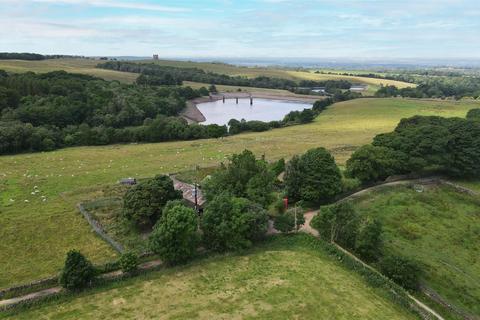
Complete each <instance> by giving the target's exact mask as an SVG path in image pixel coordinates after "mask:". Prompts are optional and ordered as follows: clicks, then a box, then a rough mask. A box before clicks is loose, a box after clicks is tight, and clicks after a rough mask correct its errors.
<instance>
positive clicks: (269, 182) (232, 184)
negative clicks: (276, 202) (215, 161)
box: [203, 150, 275, 206]
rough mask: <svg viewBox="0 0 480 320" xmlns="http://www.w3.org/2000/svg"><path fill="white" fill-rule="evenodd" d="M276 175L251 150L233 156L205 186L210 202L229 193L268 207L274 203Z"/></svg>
mask: <svg viewBox="0 0 480 320" xmlns="http://www.w3.org/2000/svg"><path fill="white" fill-rule="evenodd" d="M274 181H275V175H274V174H273V171H271V170H270V167H269V165H268V164H267V162H266V161H265V160H257V159H256V158H255V155H254V154H253V152H251V151H250V150H244V151H243V152H242V153H240V154H234V155H232V156H231V158H230V161H229V163H228V164H227V165H226V166H225V165H223V166H222V167H221V168H220V169H219V170H218V171H216V172H215V173H214V174H213V175H212V176H211V178H210V179H209V180H207V181H206V183H205V184H204V186H203V190H204V192H205V195H206V197H207V199H208V200H212V199H213V198H214V197H215V196H216V195H218V194H220V193H222V192H227V193H230V194H231V195H233V196H235V197H241V198H247V199H249V200H251V201H253V202H256V203H259V204H261V205H263V206H267V205H268V204H270V203H271V202H272V201H273V198H272V194H271V193H272V191H273V183H274Z"/></svg>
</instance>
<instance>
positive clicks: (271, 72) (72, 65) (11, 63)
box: [0, 59, 414, 94]
mask: <svg viewBox="0 0 480 320" xmlns="http://www.w3.org/2000/svg"><path fill="white" fill-rule="evenodd" d="M99 62H100V61H98V60H89V59H48V60H42V61H24V60H0V70H2V69H3V70H6V71H9V72H27V71H33V72H49V71H55V70H65V71H68V72H75V73H84V74H89V75H93V76H97V77H100V78H103V79H105V80H118V81H122V82H127V83H131V82H133V81H135V79H136V78H137V76H138V74H134V73H129V72H119V71H113V70H105V69H97V68H95V66H96V65H97V64H98V63H99ZM140 62H153V61H152V60H147V61H140ZM155 63H157V64H160V65H164V66H173V67H183V68H192V67H194V68H199V69H203V70H205V71H209V72H215V73H220V74H227V75H231V76H246V77H258V76H268V77H274V78H284V79H290V80H319V81H321V80H348V81H351V82H353V83H359V84H366V85H369V89H368V94H373V93H374V92H375V91H376V89H377V88H378V87H379V86H380V84H384V85H395V86H397V87H398V88H405V87H411V86H414V85H413V84H411V83H406V82H401V81H394V80H385V79H375V78H366V77H357V76H344V75H337V74H317V73H313V72H309V71H302V72H300V71H293V70H288V69H274V68H260V67H256V68H247V67H237V66H233V65H228V64H224V63H198V62H188V61H170V60H158V61H155Z"/></svg>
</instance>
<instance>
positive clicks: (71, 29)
mask: <svg viewBox="0 0 480 320" xmlns="http://www.w3.org/2000/svg"><path fill="white" fill-rule="evenodd" d="M0 19H2V21H3V22H4V25H6V26H8V28H7V27H6V28H2V29H0V51H15V52H27V51H28V52H40V53H45V54H54V53H58V52H72V54H75V55H84V56H140V57H148V56H151V54H153V53H158V54H160V56H164V57H169V58H171V57H177V58H188V57H196V58H210V59H213V58H215V57H223V58H224V57H229V58H239V57H265V58H268V57H275V58H276V59H279V58H280V57H289V58H295V57H298V56H302V57H307V58H315V59H368V60H371V59H376V60H385V59H388V61H395V60H396V59H402V60H403V59H417V60H418V59H429V60H432V59H440V60H445V59H452V60H455V59H462V60H475V59H480V41H478V30H480V3H478V1H475V0H425V1H417V0H405V1H402V3H399V2H394V1H389V0H365V1H361V0H344V1H333V0H311V1H301V0H244V1H224V0H205V1H193V0H181V1H175V0H138V1H133V0H22V1H18V0H1V1H0ZM332 57H333V58H332ZM405 57H411V58H405ZM257 59H258V58H257Z"/></svg>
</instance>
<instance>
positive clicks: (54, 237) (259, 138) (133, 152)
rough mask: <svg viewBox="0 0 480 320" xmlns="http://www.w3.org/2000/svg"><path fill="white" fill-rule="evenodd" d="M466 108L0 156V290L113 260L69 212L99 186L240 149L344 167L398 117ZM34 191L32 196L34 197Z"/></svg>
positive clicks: (415, 104) (362, 104)
mask: <svg viewBox="0 0 480 320" xmlns="http://www.w3.org/2000/svg"><path fill="white" fill-rule="evenodd" d="M474 106H475V104H474V103H472V102H467V101H463V102H450V101H420V100H403V99H357V100H352V101H348V102H343V103H338V104H335V105H334V106H332V107H330V108H329V109H328V110H326V111H325V112H324V113H322V114H321V115H320V116H319V117H318V118H317V119H316V120H315V121H314V122H313V123H311V124H308V125H300V126H292V127H287V128H283V129H276V130H272V131H267V132H262V133H246V134H241V135H236V136H232V137H228V138H223V139H209V140H198V141H179V142H166V143H150V144H126V145H110V146H101V147H78V148H68V149H63V150H56V151H52V152H45V153H35V154H20V155H12V156H1V157H0V194H1V197H0V201H1V202H0V226H1V228H0V238H1V239H2V241H0V270H2V272H0V287H6V286H10V285H13V284H18V283H22V282H25V281H30V280H34V279H38V278H42V277H46V276H50V275H52V274H55V273H56V272H58V271H59V270H60V268H61V266H62V264H63V261H64V257H65V253H66V251H68V250H69V249H71V248H76V249H79V250H81V251H82V252H84V253H85V254H87V255H88V256H89V257H90V258H91V259H92V260H94V261H95V262H96V263H101V262H103V261H104V260H108V259H111V258H112V257H114V256H115V253H114V252H113V251H112V250H111V249H110V247H109V246H107V245H106V244H105V243H104V242H103V241H102V240H100V238H98V237H97V236H96V235H95V234H94V233H93V232H92V231H91V229H90V227H89V225H88V224H87V223H86V222H85V221H84V219H83V218H82V217H81V215H80V214H79V213H78V212H77V210H76V209H75V205H76V204H77V203H79V202H81V201H88V200H91V199H92V198H94V197H95V196H98V195H96V193H97V192H98V190H99V189H101V187H102V186H104V185H107V184H114V183H116V182H117V181H118V179H120V178H124V177H132V176H133V177H151V176H154V175H155V174H159V173H169V172H178V171H183V170H192V169H194V168H195V166H196V165H199V166H200V167H209V166H213V165H218V164H219V163H220V162H222V161H225V160H226V157H227V156H228V155H231V154H232V153H235V152H241V151H242V150H243V149H246V148H248V149H251V150H252V151H253V152H255V153H256V154H257V155H258V156H260V155H262V154H264V155H265V157H266V159H267V160H269V161H271V160H276V159H279V158H281V157H285V158H288V157H291V156H292V155H294V154H298V153H302V152H304V151H306V150H307V149H310V148H313V147H319V146H323V147H326V148H327V149H329V150H330V151H331V152H332V153H333V155H334V156H335V158H336V161H337V162H338V163H339V164H344V163H345V161H346V159H348V157H349V156H350V154H351V153H352V151H354V150H355V149H356V148H357V147H359V146H361V145H363V144H366V143H369V142H370V141H371V139H372V138H373V137H374V136H375V135H376V134H378V133H382V132H388V131H391V130H392V129H393V128H394V127H395V126H396V124H397V123H398V121H399V120H400V119H401V118H403V117H408V116H413V115H415V114H422V115H440V116H460V117H463V116H465V114H466V112H467V110H469V109H471V108H473V107H474ZM35 186H37V187H38V190H39V191H40V192H38V193H35V188H34V187H35ZM32 192H33V193H34V194H32ZM42 195H43V196H45V197H46V198H45V199H46V200H45V201H43V200H42V198H41V196H42ZM62 195H63V196H62ZM11 200H13V201H11ZM25 200H27V201H28V202H25Z"/></svg>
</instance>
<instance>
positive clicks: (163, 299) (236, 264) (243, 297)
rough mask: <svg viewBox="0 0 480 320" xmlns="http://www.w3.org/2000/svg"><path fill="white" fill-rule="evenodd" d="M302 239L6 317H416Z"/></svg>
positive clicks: (270, 244) (282, 241)
mask: <svg viewBox="0 0 480 320" xmlns="http://www.w3.org/2000/svg"><path fill="white" fill-rule="evenodd" d="M302 237H307V236H297V237H292V236H289V237H279V238H277V239H275V240H271V241H269V242H268V243H267V244H265V245H261V246H259V247H257V248H256V249H253V250H251V251H249V252H246V253H243V254H236V255H223V256H212V257H210V258H206V259H203V260H197V261H195V262H193V263H191V264H189V265H186V266H181V267H175V268H171V269H164V270H161V271H157V272H152V273H150V274H147V275H144V276H140V277H138V278H132V279H129V280H126V281H122V282H117V283H114V284H111V285H108V286H106V287H103V288H97V289H94V290H92V291H88V292H84V293H82V294H80V295H77V296H70V297H66V298H64V299H62V300H60V301H52V302H48V303H45V304H41V305H38V306H34V307H32V308H31V309H27V310H24V311H20V312H18V313H13V314H12V313H11V314H4V318H6V319H8V318H10V316H11V318H15V319H35V318H42V319H132V318H137V319H153V318H161V319H226V318H228V319H251V318H258V319H415V315H413V314H411V313H410V312H409V311H407V310H405V309H403V308H402V307H401V306H399V305H397V304H394V303H392V301H391V300H389V299H388V298H387V297H386V296H387V293H386V292H385V291H383V290H382V289H378V288H373V287H371V286H369V285H368V284H367V283H366V281H365V280H364V279H363V278H362V277H360V276H359V275H358V274H356V273H354V272H352V271H350V270H347V269H346V268H344V267H343V266H342V265H341V263H339V262H338V261H336V260H335V259H333V258H332V257H329V256H327V254H326V253H325V252H323V251H322V250H318V249H313V248H312V247H309V246H308V245H306V244H305V242H302ZM297 239H298V240H297ZM0 318H2V316H1V315H0Z"/></svg>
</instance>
